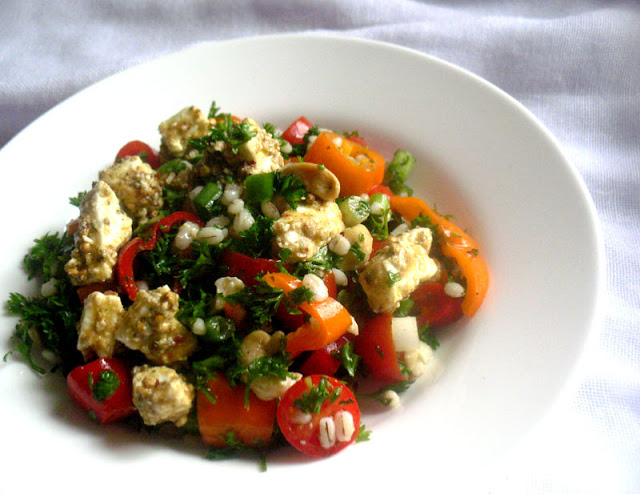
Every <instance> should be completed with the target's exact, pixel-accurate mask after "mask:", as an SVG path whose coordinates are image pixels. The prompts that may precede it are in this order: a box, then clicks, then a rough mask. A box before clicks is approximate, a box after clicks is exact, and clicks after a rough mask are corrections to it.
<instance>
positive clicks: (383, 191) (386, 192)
mask: <svg viewBox="0 0 640 494" xmlns="http://www.w3.org/2000/svg"><path fill="white" fill-rule="evenodd" d="M378 192H379V193H380V194H384V195H385V196H387V197H391V196H392V195H393V192H392V191H391V189H390V188H389V187H387V186H386V185H383V184H378V185H374V186H373V187H371V190H370V191H369V195H370V196H372V195H373V194H376V193H378Z"/></svg>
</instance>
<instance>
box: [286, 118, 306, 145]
mask: <svg viewBox="0 0 640 494" xmlns="http://www.w3.org/2000/svg"><path fill="white" fill-rule="evenodd" d="M311 127H312V125H311V122H309V120H307V119H306V118H305V117H300V118H298V119H297V120H296V121H295V122H293V123H292V124H291V125H289V127H287V130H285V131H284V132H283V133H282V138H283V139H284V140H285V141H287V142H288V143H289V144H302V142H303V141H304V136H305V134H306V133H307V132H309V129H310V128H311Z"/></svg>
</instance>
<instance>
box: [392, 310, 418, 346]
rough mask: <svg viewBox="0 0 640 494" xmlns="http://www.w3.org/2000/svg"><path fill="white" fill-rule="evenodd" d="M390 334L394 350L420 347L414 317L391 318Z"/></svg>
mask: <svg viewBox="0 0 640 494" xmlns="http://www.w3.org/2000/svg"><path fill="white" fill-rule="evenodd" d="M391 335H392V336H393V345H394V347H395V350H396V352H407V351H410V350H417V349H418V348H419V347H420V336H419V335H418V322H417V320H416V318H415V317H393V318H391Z"/></svg>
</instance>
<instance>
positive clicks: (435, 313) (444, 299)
mask: <svg viewBox="0 0 640 494" xmlns="http://www.w3.org/2000/svg"><path fill="white" fill-rule="evenodd" d="M411 299H412V300H413V301H415V302H416V305H417V306H418V310H419V315H418V325H419V326H424V325H425V324H429V326H431V327H432V328H437V327H440V326H446V325H447V324H451V323H453V322H455V321H457V320H458V319H460V318H461V317H462V300H463V298H462V297H460V298H454V297H450V296H449V295H447V294H446V293H445V291H444V284H443V283H424V284H422V285H420V286H419V287H418V288H416V290H415V291H414V292H413V294H412V295H411Z"/></svg>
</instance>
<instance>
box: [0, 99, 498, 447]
mask: <svg viewBox="0 0 640 494" xmlns="http://www.w3.org/2000/svg"><path fill="white" fill-rule="evenodd" d="M159 133H160V137H161V139H160V147H159V149H158V150H156V149H154V148H152V147H151V146H149V145H148V144H146V143H144V142H141V141H131V142H129V143H127V144H126V145H125V146H124V147H123V148H122V149H121V150H120V151H119V152H118V153H117V155H116V157H115V160H114V162H113V163H112V164H111V165H109V166H107V167H105V168H104V169H103V170H102V171H100V172H99V174H98V176H97V178H96V180H95V182H93V183H92V184H87V190H86V191H83V192H81V193H79V194H78V196H77V197H73V198H71V199H70V202H71V203H72V204H73V205H75V206H77V207H78V215H77V217H76V218H74V219H73V220H71V221H70V222H69V223H68V224H67V225H66V227H65V228H64V229H62V230H61V231H60V232H57V233H49V234H46V235H45V236H43V237H42V238H39V239H37V240H35V242H34V245H33V246H32V248H31V250H30V251H29V252H28V253H27V255H26V256H25V257H24V260H23V261H24V268H25V270H26V273H27V275H28V277H29V278H30V279H35V280H37V282H38V286H39V289H40V293H39V295H37V296H32V297H30V296H25V295H23V294H19V293H12V294H10V297H9V301H8V310H9V312H10V313H11V314H13V315H15V316H17V317H18V322H17V324H16V328H15V332H14V335H13V338H14V342H15V344H14V348H13V351H12V352H11V353H14V352H16V353H18V354H20V355H22V358H23V360H24V361H25V362H26V363H28V364H29V365H30V366H31V367H32V368H33V369H34V370H36V371H37V372H40V373H46V372H56V373H59V374H61V375H62V376H63V377H64V378H65V379H66V382H67V388H68V392H69V395H70V397H71V399H72V400H73V401H74V402H76V403H77V404H78V405H79V406H80V407H82V409H84V410H86V412H87V413H88V414H89V415H90V416H91V417H92V418H93V419H94V420H96V421H97V422H99V423H101V424H110V423H113V422H124V423H134V424H136V426H139V427H142V428H145V429H149V430H154V431H155V430H159V431H163V430H164V429H166V428H171V429H175V430H179V431H183V432H184V433H185V434H198V435H199V436H200V437H201V439H202V441H203V442H204V443H205V444H206V445H208V446H209V447H210V448H211V450H210V451H211V456H212V457H217V456H218V455H222V454H227V453H229V452H231V451H247V450H252V451H253V450H255V451H258V452H259V453H260V454H261V455H262V454H264V452H266V451H268V450H269V449H271V448H276V447H284V446H286V445H291V446H293V447H294V448H296V449H297V450H299V451H300V452H302V453H304V454H306V455H310V456H314V457H324V456H328V455H332V454H335V453H338V452H339V451H341V450H342V449H344V448H345V447H347V446H349V445H350V444H353V443H354V442H356V441H359V440H363V439H367V438H368V434H369V431H367V430H365V427H364V424H363V423H362V419H363V417H362V416H361V412H360V404H361V403H362V401H363V400H376V401H378V402H380V403H382V404H383V405H385V406H387V407H389V408H393V407H395V406H397V405H398V403H399V400H400V395H401V393H402V392H403V391H405V390H406V389H408V387H409V386H410V385H411V384H413V383H414V382H415V381H416V380H417V379H418V378H419V377H420V376H421V375H423V374H424V373H425V372H426V371H427V369H428V366H429V364H430V362H431V359H432V355H433V352H434V351H435V350H436V349H437V347H438V344H439V343H438V338H439V335H440V334H442V332H443V331H446V330H447V329H446V328H447V326H449V325H451V324H453V323H454V322H456V321H457V320H459V319H460V318H462V317H472V316H473V315H474V314H475V313H476V311H477V310H478V309H479V307H480V306H481V304H482V302H483V299H484V297H485V294H486V291H487V288H488V282H489V274H488V269H487V266H486V264H485V262H484V261H483V259H482V257H481V255H480V252H479V248H478V245H477V244H476V242H475V241H474V240H473V239H472V238H471V237H470V236H469V235H468V234H467V233H466V232H465V231H464V230H462V229H461V228H460V227H458V226H457V225H455V224H454V223H453V222H452V221H451V219H450V218H448V217H446V216H443V215H441V214H439V213H437V212H436V211H435V210H434V209H432V208H431V207H429V206H427V204H426V203H425V202H424V201H423V200H421V199H419V198H417V197H414V196H413V191H412V189H411V188H410V186H409V184H408V178H409V176H410V173H411V170H412V168H413V167H414V166H415V160H414V158H413V156H412V155H411V154H410V153H409V152H407V151H403V150H398V151H396V152H395V153H394V155H393V156H392V157H389V159H388V160H387V159H385V158H384V157H383V156H382V155H381V154H380V153H378V152H376V151H375V150H374V149H373V148H371V147H370V146H369V145H368V144H367V142H365V140H364V139H363V138H362V137H361V136H359V135H358V133H357V132H349V133H344V132H337V131H334V130H329V129H325V128H321V127H318V126H317V125H314V124H312V123H311V122H310V121H309V120H307V118H305V117H300V118H299V119H297V120H296V121H295V122H293V123H292V124H291V125H290V126H289V127H288V128H287V129H286V130H285V131H284V132H281V131H280V130H279V129H277V128H276V127H275V126H274V125H271V124H268V123H267V124H264V125H259V124H258V123H257V122H256V121H255V120H253V119H251V118H242V119H241V118H239V117H237V116H235V115H232V114H230V113H223V112H221V111H220V108H218V107H217V106H216V104H215V102H214V103H213V104H212V105H211V108H210V110H209V111H208V113H205V112H203V111H202V110H200V109H199V108H197V107H194V106H191V107H187V108H184V109H182V110H181V111H179V112H178V113H177V114H175V115H173V116H171V117H170V118H168V119H167V120H166V121H164V122H162V123H161V124H160V125H159ZM5 358H6V357H5Z"/></svg>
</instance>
